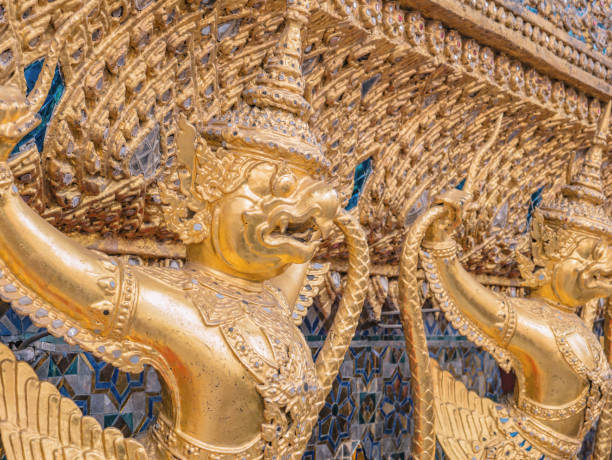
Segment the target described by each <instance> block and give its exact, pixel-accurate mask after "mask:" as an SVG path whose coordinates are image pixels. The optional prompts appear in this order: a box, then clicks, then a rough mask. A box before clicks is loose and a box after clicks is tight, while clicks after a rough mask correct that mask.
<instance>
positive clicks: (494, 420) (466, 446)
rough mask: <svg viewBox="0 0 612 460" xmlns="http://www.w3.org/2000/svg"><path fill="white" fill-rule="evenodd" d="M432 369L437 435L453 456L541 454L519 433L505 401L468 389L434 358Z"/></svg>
mask: <svg viewBox="0 0 612 460" xmlns="http://www.w3.org/2000/svg"><path fill="white" fill-rule="evenodd" d="M431 371H432V380H433V392H434V413H435V419H434V420H435V422H434V425H435V430H436V437H437V439H438V442H439V443H440V445H441V446H442V448H443V449H444V452H445V453H446V455H447V456H448V457H449V458H450V459H452V460H481V459H509V458H512V459H534V458H541V457H542V454H541V452H538V451H537V449H536V448H534V447H533V446H531V445H530V444H529V442H528V441H527V440H525V439H524V438H523V437H522V436H521V435H520V433H519V431H518V430H517V429H516V425H515V420H514V419H513V417H512V415H511V414H510V411H509V409H508V407H507V406H506V405H504V404H499V403H496V402H494V401H492V400H491V399H488V398H484V397H481V396H478V395H477V394H476V393H475V392H473V391H469V390H468V389H467V388H466V387H465V385H464V384H463V383H462V382H460V381H459V380H457V379H456V378H455V377H453V376H452V375H451V374H450V373H449V372H447V371H443V370H441V369H440V366H439V365H438V363H437V362H436V361H434V360H431Z"/></svg>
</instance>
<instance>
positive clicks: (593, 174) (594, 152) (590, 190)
mask: <svg viewBox="0 0 612 460" xmlns="http://www.w3.org/2000/svg"><path fill="white" fill-rule="evenodd" d="M610 102H612V101H609V102H608V103H607V104H606V108H605V110H604V113H603V114H602V115H601V117H600V118H599V123H598V126H597V130H596V131H595V136H594V137H593V145H592V146H591V148H590V149H589V150H588V152H587V154H586V156H585V159H584V163H583V164H582V167H581V168H580V170H579V171H578V173H577V174H576V175H575V176H574V177H572V178H571V179H570V181H569V183H568V184H567V185H566V186H565V187H563V189H562V190H563V194H564V195H566V196H568V197H574V198H575V199H585V200H588V201H591V202H592V203H593V204H595V205H600V204H602V203H603V202H604V201H605V199H606V197H605V195H604V193H603V182H602V177H601V165H602V162H603V157H602V156H603V151H604V149H605V148H607V145H608V124H609V122H610Z"/></svg>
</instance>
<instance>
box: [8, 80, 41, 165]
mask: <svg viewBox="0 0 612 460" xmlns="http://www.w3.org/2000/svg"><path fill="white" fill-rule="evenodd" d="M39 123H40V118H39V116H38V114H37V113H36V111H35V110H33V108H32V106H31V104H30V102H28V100H27V99H26V97H25V95H24V94H23V93H22V92H21V90H20V89H19V88H17V87H16V86H12V85H11V86H1V85H0V161H6V160H7V159H8V157H9V155H10V154H11V152H12V151H13V149H14V148H15V145H17V143H18V142H19V141H20V140H21V139H23V137H24V136H25V135H26V134H28V133H29V132H30V131H32V130H33V129H34V128H35V127H36V126H38V124H39Z"/></svg>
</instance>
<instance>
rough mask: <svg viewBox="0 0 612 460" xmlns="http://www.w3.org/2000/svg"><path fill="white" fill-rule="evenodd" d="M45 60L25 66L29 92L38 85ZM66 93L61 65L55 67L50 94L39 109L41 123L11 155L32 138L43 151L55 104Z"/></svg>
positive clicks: (40, 150)
mask: <svg viewBox="0 0 612 460" xmlns="http://www.w3.org/2000/svg"><path fill="white" fill-rule="evenodd" d="M42 66H43V60H42V59H41V60H39V61H35V62H33V63H31V64H30V65H28V66H27V67H26V68H25V71H24V74H25V80H26V85H27V88H28V94H29V93H30V91H32V89H33V88H34V85H36V80H37V79H38V75H39V74H40V71H41V70H42ZM63 94H64V78H63V77H62V73H61V71H60V68H59V65H58V66H57V67H56V68H55V75H54V76H53V81H52V82H51V88H50V90H49V94H48V95H47V99H46V100H45V102H44V104H43V105H42V107H41V108H40V110H39V111H38V114H39V115H40V118H41V122H40V124H39V125H38V126H37V127H36V128H34V129H33V130H32V131H31V132H30V133H29V134H28V135H27V136H25V137H24V138H23V139H22V140H21V141H20V142H19V143H18V144H17V145H16V146H15V149H14V150H13V152H12V153H11V156H13V155H16V154H17V153H19V149H20V147H21V146H23V145H25V144H27V143H28V142H30V141H31V140H32V139H33V140H34V141H35V142H36V146H37V147H38V151H39V152H42V150H43V145H44V142H45V134H46V133H47V125H48V124H49V121H50V120H51V117H52V116H53V111H54V110H55V106H56V105H57V103H58V102H59V101H60V99H61V97H62V95H63Z"/></svg>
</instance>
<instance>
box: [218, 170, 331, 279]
mask: <svg viewBox="0 0 612 460" xmlns="http://www.w3.org/2000/svg"><path fill="white" fill-rule="evenodd" d="M338 209H339V202H338V195H337V194H336V192H335V191H334V190H333V189H332V188H331V187H330V186H329V185H327V184H326V183H324V182H322V181H320V180H315V179H313V178H312V177H311V176H309V175H308V174H306V173H304V172H302V171H300V170H299V169H298V168H293V169H290V168H289V167H287V166H285V165H275V164H272V163H259V164H257V165H256V166H254V167H252V169H251V170H250V172H249V173H248V175H247V177H246V180H245V181H244V182H243V183H242V185H240V186H239V187H238V188H237V189H236V190H234V191H233V192H231V193H229V194H227V195H225V196H223V197H222V198H220V199H219V200H218V201H217V202H216V203H215V204H214V207H213V210H212V221H211V228H210V239H211V244H212V249H213V250H214V252H215V253H216V255H217V256H218V259H219V262H221V263H222V264H223V265H224V266H225V267H224V268H227V269H229V270H231V271H233V272H239V273H241V274H242V275H243V276H244V275H246V276H248V277H249V278H251V279H268V278H271V277H274V276H276V275H278V274H279V273H281V272H282V271H283V270H284V269H285V268H286V267H287V266H288V265H290V264H302V263H305V262H308V261H309V260H310V259H311V258H312V257H313V256H314V253H315V251H316V250H317V247H318V245H319V243H320V241H321V239H322V238H324V237H325V236H326V235H327V234H328V233H329V231H330V229H331V227H332V225H333V220H334V218H335V217H336V215H337V213H338Z"/></svg>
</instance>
